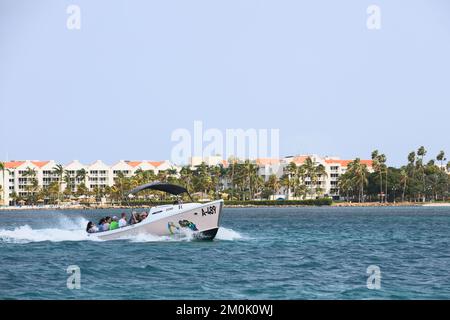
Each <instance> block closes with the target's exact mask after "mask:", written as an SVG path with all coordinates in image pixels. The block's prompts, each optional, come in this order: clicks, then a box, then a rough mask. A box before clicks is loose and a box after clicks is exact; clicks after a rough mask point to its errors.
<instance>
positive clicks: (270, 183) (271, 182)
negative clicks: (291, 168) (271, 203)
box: [266, 174, 280, 194]
mask: <svg viewBox="0 0 450 320" xmlns="http://www.w3.org/2000/svg"><path fill="white" fill-rule="evenodd" d="M266 185H267V187H268V188H269V189H270V190H271V191H272V194H276V193H278V190H280V181H279V180H278V178H277V176H276V175H275V174H271V175H270V176H269V179H268V180H267V182H266Z"/></svg>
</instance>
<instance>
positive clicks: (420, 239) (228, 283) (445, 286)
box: [0, 207, 450, 299]
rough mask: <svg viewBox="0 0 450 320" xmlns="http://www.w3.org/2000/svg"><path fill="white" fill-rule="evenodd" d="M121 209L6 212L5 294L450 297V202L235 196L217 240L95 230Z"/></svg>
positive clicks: (0, 240)
mask: <svg viewBox="0 0 450 320" xmlns="http://www.w3.org/2000/svg"><path fill="white" fill-rule="evenodd" d="M121 211H122V210H112V211H111V210H97V211H5V212H0V270H1V272H0V298H1V299H449V298H450V208H444V207H442V208H437V207H401V208H400V207H399V208H388V207H386V208H384V207H380V208H330V207H328V208H327V207H322V208H243V209H237V208H236V209H234V208H233V209H232V208H225V209H224V213H223V218H222V223H221V225H222V228H221V229H220V230H219V233H218V235H217V239H216V240H214V241H210V242H205V241H195V240H192V239H191V238H190V237H189V236H186V237H182V238H178V239H172V238H165V237H162V238H160V237H153V236H139V237H135V238H131V239H128V240H118V241H103V242H101V241H92V240H89V239H87V237H86V234H85V232H84V228H85V225H86V223H87V221H88V220H93V221H98V219H99V218H100V217H101V216H104V215H112V214H120V212H121ZM70 265H77V266H79V267H80V270H81V288H80V289H74V290H70V289H68V288H67V285H66V281H67V278H68V277H69V274H67V272H66V269H67V267H68V266H70ZM370 265H376V266H378V267H379V268H380V271H381V287H380V289H379V290H369V289H368V288H367V278H368V276H369V275H368V274H367V273H366V271H367V267H369V266H370Z"/></svg>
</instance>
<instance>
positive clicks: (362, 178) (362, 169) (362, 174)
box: [347, 158, 369, 202]
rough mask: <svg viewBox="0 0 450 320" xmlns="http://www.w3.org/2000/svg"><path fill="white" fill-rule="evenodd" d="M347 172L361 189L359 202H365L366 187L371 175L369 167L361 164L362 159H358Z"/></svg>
mask: <svg viewBox="0 0 450 320" xmlns="http://www.w3.org/2000/svg"><path fill="white" fill-rule="evenodd" d="M347 171H348V173H349V174H350V175H351V177H352V180H353V181H354V183H355V185H356V186H357V188H358V189H359V193H358V199H359V202H364V186H365V185H367V183H368V179H367V176H368V174H369V172H368V170H367V165H365V164H363V163H361V159H359V158H356V159H355V160H354V161H353V162H351V163H350V164H349V165H348V169H347Z"/></svg>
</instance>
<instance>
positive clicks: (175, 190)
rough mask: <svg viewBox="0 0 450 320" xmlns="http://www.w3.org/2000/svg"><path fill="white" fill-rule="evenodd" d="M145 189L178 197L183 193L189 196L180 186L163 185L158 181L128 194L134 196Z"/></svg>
mask: <svg viewBox="0 0 450 320" xmlns="http://www.w3.org/2000/svg"><path fill="white" fill-rule="evenodd" d="M147 189H149V190H158V191H163V192H167V193H170V194H173V195H176V196H177V195H180V194H182V193H185V192H186V193H187V194H188V195H189V192H188V191H187V189H186V188H184V187H182V186H178V185H176V184H170V183H165V182H159V181H157V182H152V183H147V184H143V185H141V186H139V187H136V188H134V189H133V190H131V191H130V194H136V193H138V192H141V191H143V190H147Z"/></svg>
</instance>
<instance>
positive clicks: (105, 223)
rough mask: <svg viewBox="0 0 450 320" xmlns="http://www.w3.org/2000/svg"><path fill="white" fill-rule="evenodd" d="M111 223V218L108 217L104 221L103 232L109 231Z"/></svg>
mask: <svg viewBox="0 0 450 320" xmlns="http://www.w3.org/2000/svg"><path fill="white" fill-rule="evenodd" d="M110 223H111V217H106V218H105V219H104V221H103V228H102V231H108V230H109V224H110Z"/></svg>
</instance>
